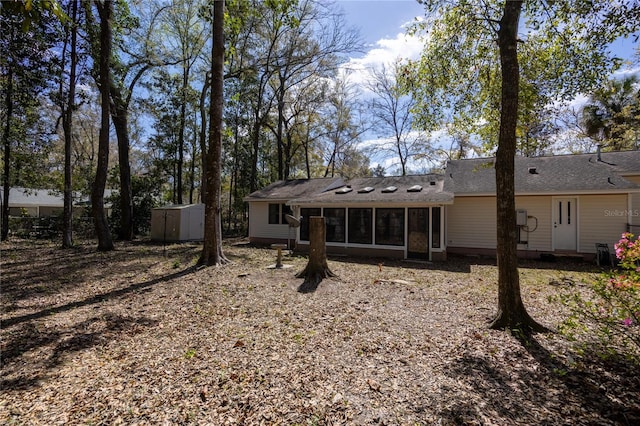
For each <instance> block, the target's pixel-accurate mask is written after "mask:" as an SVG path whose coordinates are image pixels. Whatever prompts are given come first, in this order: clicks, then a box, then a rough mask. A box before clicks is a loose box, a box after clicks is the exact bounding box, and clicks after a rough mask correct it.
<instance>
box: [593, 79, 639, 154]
mask: <svg viewBox="0 0 640 426" xmlns="http://www.w3.org/2000/svg"><path fill="white" fill-rule="evenodd" d="M582 123H583V126H584V128H585V130H586V133H587V136H589V137H590V138H592V139H593V140H595V141H597V142H599V143H601V144H604V145H605V147H606V148H608V149H611V150H616V151H619V150H624V149H634V148H635V149H637V147H638V146H637V143H638V139H639V138H640V130H639V128H640V86H639V83H638V78H637V77H635V76H631V77H626V78H623V79H621V80H609V81H607V82H606V83H605V84H604V85H603V86H602V87H600V88H598V89H597V90H596V91H595V92H594V93H593V94H592V95H591V97H590V99H589V102H588V103H587V104H586V105H585V106H584V107H583V108H582Z"/></svg>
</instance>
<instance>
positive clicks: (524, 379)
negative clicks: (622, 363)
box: [439, 336, 640, 425]
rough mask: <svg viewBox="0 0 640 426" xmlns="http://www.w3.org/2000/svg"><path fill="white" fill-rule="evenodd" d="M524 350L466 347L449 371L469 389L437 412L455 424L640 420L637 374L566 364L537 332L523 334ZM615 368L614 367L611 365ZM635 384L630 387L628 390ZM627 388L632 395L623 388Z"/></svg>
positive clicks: (631, 422)
mask: <svg viewBox="0 0 640 426" xmlns="http://www.w3.org/2000/svg"><path fill="white" fill-rule="evenodd" d="M519 340H520V341H521V343H522V345H523V350H522V351H521V352H518V353H516V354H506V355H505V356H504V357H502V358H501V359H500V358H499V357H492V356H488V355H487V353H486V352H485V353H484V354H483V353H478V352H471V351H469V350H467V351H466V352H465V353H463V354H461V356H460V357H458V358H457V359H455V360H452V361H451V365H450V366H449V368H447V369H445V370H446V371H447V374H448V375H450V376H451V377H452V378H454V379H455V380H456V381H458V382H460V383H463V384H464V385H465V386H464V387H465V388H466V391H467V392H466V393H465V394H462V395H455V396H454V397H453V398H452V399H453V400H455V402H454V403H453V404H451V405H449V406H448V407H447V408H446V409H444V410H442V411H441V412H440V413H439V415H440V416H441V417H442V418H445V419H448V420H449V421H451V422H453V423H454V424H484V423H487V421H489V422H490V423H492V422H496V423H498V424H501V423H506V424H523V425H524V424H565V422H564V418H566V417H569V418H573V419H583V420H584V422H585V423H584V424H602V423H605V424H620V425H631V424H640V406H639V405H638V403H637V401H638V396H639V393H640V389H639V388H638V379H637V377H629V374H631V376H636V375H635V374H633V373H632V372H633V370H629V369H628V368H627V367H623V368H622V370H624V371H626V372H627V375H624V374H621V372H620V371H616V369H615V368H613V369H612V368H609V369H607V370H604V369H602V368H601V367H599V366H593V365H590V366H583V368H581V369H577V368H574V367H575V366H572V365H567V364H566V363H565V362H563V361H562V358H563V357H562V356H559V355H557V354H554V353H553V352H550V351H549V350H548V349H546V348H545V347H544V346H542V345H541V344H540V343H539V342H538V340H536V339H535V337H534V336H521V337H520V338H519ZM610 367H611V366H610ZM630 387H631V390H630ZM625 391H629V394H628V395H627V396H628V397H629V398H621V397H620V393H624V392H625Z"/></svg>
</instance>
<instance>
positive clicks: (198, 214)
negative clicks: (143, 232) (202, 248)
mask: <svg viewBox="0 0 640 426" xmlns="http://www.w3.org/2000/svg"><path fill="white" fill-rule="evenodd" d="M151 239H152V240H153V241H202V240H203V239H204V204H181V205H168V206H164V207H158V208H155V209H153V210H152V211H151Z"/></svg>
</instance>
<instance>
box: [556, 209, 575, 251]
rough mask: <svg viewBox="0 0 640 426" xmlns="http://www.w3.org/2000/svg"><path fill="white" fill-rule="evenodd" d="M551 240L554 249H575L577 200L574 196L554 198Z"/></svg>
mask: <svg viewBox="0 0 640 426" xmlns="http://www.w3.org/2000/svg"><path fill="white" fill-rule="evenodd" d="M553 203H554V205H553V241H554V249H555V250H576V236H577V226H576V223H577V220H576V219H577V216H578V214H577V213H578V209H577V202H576V199H575V198H554V200H553Z"/></svg>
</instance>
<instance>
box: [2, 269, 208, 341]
mask: <svg viewBox="0 0 640 426" xmlns="http://www.w3.org/2000/svg"><path fill="white" fill-rule="evenodd" d="M195 270H196V268H195V267H189V268H187V269H184V270H182V271H178V272H175V273H173V274H169V275H165V276H162V277H158V278H154V279H152V280H149V281H145V282H141V283H137V284H131V285H129V286H127V287H124V288H118V289H115V290H112V291H108V292H106V293H100V294H96V295H93V296H91V297H87V298H86V299H83V300H77V301H73V302H70V303H66V304H64V305H59V306H53V307H51V308H46V309H42V310H40V311H37V312H33V313H30V314H25V315H19V316H15V317H10V318H7V319H3V320H2V321H0V328H1V329H6V328H8V327H11V326H14V325H16V324H20V323H23V322H26V321H33V320H37V319H40V318H43V317H46V316H49V315H53V314H57V313H60V312H65V311H69V310H71V309H76V308H81V307H83V306H88V305H94V304H97V303H102V302H106V301H108V300H111V299H114V298H117V297H121V296H124V295H126V294H129V293H134V292H137V291H141V290H145V289H147V288H149V287H153V286H154V285H156V284H159V283H162V282H165V281H170V280H173V279H175V278H180V277H183V276H185V275H188V274H191V273H192V272H194V271H195Z"/></svg>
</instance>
